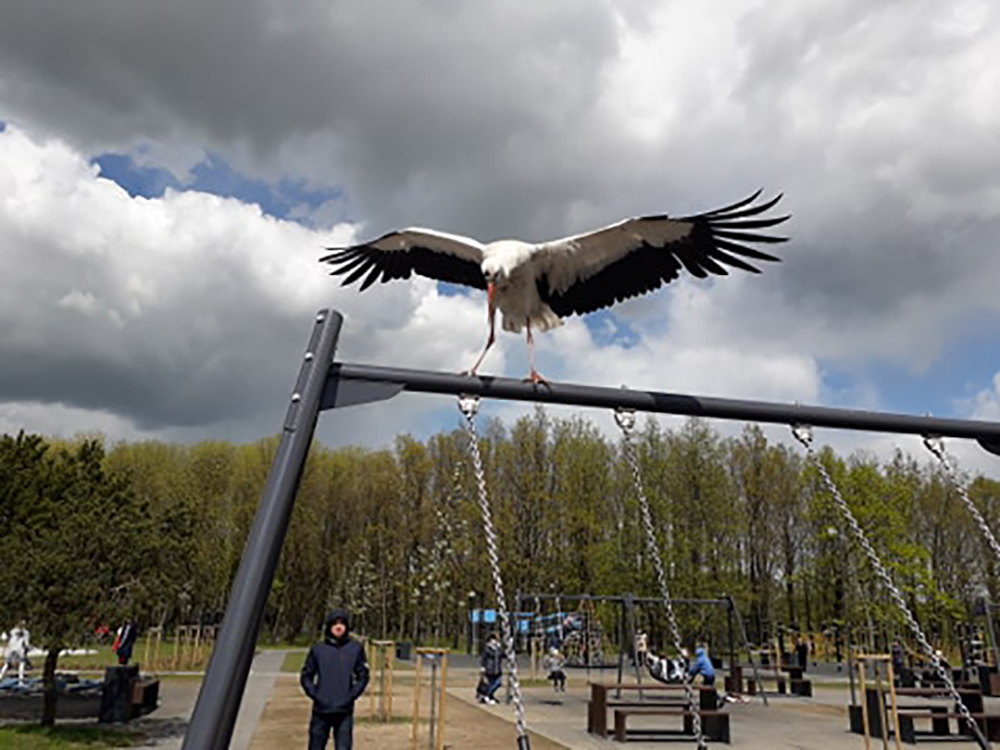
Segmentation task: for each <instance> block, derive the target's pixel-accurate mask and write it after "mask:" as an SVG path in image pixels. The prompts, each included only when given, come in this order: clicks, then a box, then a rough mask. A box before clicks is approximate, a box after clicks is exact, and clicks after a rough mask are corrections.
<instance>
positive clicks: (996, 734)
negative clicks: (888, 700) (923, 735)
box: [896, 706, 1000, 745]
mask: <svg viewBox="0 0 1000 750" xmlns="http://www.w3.org/2000/svg"><path fill="white" fill-rule="evenodd" d="M896 713H897V714H898V715H899V739H900V740H901V741H902V742H905V743H907V744H909V745H915V744H916V742H917V733H916V730H915V728H914V726H913V721H914V719H930V720H931V731H930V734H931V735H933V736H934V737H947V736H948V735H950V734H951V730H950V727H949V724H948V721H949V719H958V724H959V727H958V729H959V734H972V730H971V729H969V728H964V727H963V726H962V714H960V713H958V712H957V711H949V710H948V709H947V708H946V707H945V706H928V707H926V708H924V707H916V708H911V707H903V708H900V709H898V710H897V712H896ZM971 716H972V718H973V720H975V722H976V723H977V724H978V725H979V728H980V730H982V732H983V734H985V735H986V739H988V740H989V741H990V742H996V741H998V740H1000V714H984V713H974V714H971Z"/></svg>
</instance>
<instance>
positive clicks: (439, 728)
mask: <svg viewBox="0 0 1000 750" xmlns="http://www.w3.org/2000/svg"><path fill="white" fill-rule="evenodd" d="M449 653H450V651H449V650H448V649H446V648H418V649H417V650H416V660H417V663H416V670H415V672H414V684H413V725H412V727H411V729H410V750H417V737H418V731H417V723H418V722H419V720H420V692H421V685H420V678H421V668H422V662H423V660H424V659H426V658H428V657H435V658H440V660H441V683H440V684H439V685H437V686H435V687H434V692H435V693H436V694H437V695H433V696H431V700H432V701H434V700H436V701H437V703H438V706H439V710H438V713H437V717H436V726H435V731H434V750H444V703H445V700H446V698H447V696H448V694H447V692H446V687H447V677H448V654H449Z"/></svg>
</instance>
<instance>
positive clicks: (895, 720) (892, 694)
mask: <svg viewBox="0 0 1000 750" xmlns="http://www.w3.org/2000/svg"><path fill="white" fill-rule="evenodd" d="M887 665H888V666H887V667H886V669H888V671H889V699H890V701H891V705H892V725H893V727H894V728H895V730H896V750H902V748H901V746H900V744H899V743H900V739H899V707H898V706H897V705H896V675H895V672H894V671H893V668H892V657H891V656H890V657H889V661H888V662H887Z"/></svg>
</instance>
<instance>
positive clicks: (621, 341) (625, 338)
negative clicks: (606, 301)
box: [583, 310, 640, 349]
mask: <svg viewBox="0 0 1000 750" xmlns="http://www.w3.org/2000/svg"><path fill="white" fill-rule="evenodd" d="M583 322H584V325H586V326H587V330H588V331H590V335H591V336H592V337H593V338H594V341H595V342H596V343H597V345H598V346H612V345H614V346H620V347H622V348H623V349H631V348H632V347H634V346H636V345H637V344H638V343H639V341H640V336H639V334H638V333H636V332H635V330H634V329H633V328H632V326H631V325H629V324H628V322H627V321H625V320H623V319H621V318H619V317H618V316H617V315H615V314H614V313H613V312H611V311H610V310H598V311H596V312H592V313H590V314H589V315H584V316H583Z"/></svg>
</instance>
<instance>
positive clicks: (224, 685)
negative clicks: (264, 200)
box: [183, 310, 1000, 750]
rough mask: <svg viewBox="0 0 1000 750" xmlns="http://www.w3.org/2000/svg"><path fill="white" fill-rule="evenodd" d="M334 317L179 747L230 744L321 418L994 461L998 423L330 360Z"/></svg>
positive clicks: (324, 326)
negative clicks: (893, 436) (486, 402)
mask: <svg viewBox="0 0 1000 750" xmlns="http://www.w3.org/2000/svg"><path fill="white" fill-rule="evenodd" d="M343 320H344V318H343V316H342V315H341V314H340V313H338V312H336V311H333V310H321V311H319V313H318V314H317V315H316V318H315V322H314V324H313V326H312V333H311V335H310V337H309V343H308V346H307V349H306V353H305V356H304V357H303V361H302V366H301V369H300V371H299V375H298V378H297V380H296V383H295V388H294V390H293V392H292V394H291V396H290V398H289V403H288V409H287V412H286V416H285V420H284V423H283V425H282V434H281V442H280V443H279V445H278V450H277V453H276V455H275V458H274V462H273V464H272V465H271V469H270V472H269V473H268V477H267V482H266V484H265V486H264V490H263V493H262V496H261V500H260V504H259V505H258V508H257V513H256V516H255V518H254V522H253V526H252V527H251V530H250V535H249V537H248V538H247V543H246V547H245V548H244V552H243V557H242V560H241V562H240V566H239V569H238V571H237V573H236V578H235V580H234V582H233V587H232V590H231V591H230V596H229V602H228V605H227V607H226V614H225V618H224V619H223V622H222V627H221V629H220V631H219V635H218V639H217V641H216V647H215V648H214V649H213V651H212V657H211V660H210V661H209V665H208V669H207V671H206V673H205V679H204V681H203V682H202V686H201V690H200V692H199V694H198V700H197V703H196V704H195V708H194V713H193V715H192V717H191V723H190V724H189V726H188V731H187V734H186V736H185V738H184V745H183V747H184V748H185V750H203V749H204V750H223V749H224V748H228V747H229V743H230V740H231V738H232V734H233V729H234V726H235V724H236V715H237V713H238V712H239V707H240V703H241V701H242V699H243V691H244V689H245V687H246V681H247V676H248V674H249V672H250V664H251V662H252V660H253V653H254V647H255V645H256V643H257V636H258V634H259V632H260V627H261V622H262V619H263V615H264V607H265V604H266V601H267V595H268V592H269V591H270V589H271V583H272V581H273V579H274V574H275V570H276V568H277V565H278V557H279V555H280V553H281V548H282V545H283V543H284V539H285V536H286V534H287V531H288V524H289V520H290V518H291V512H292V507H293V505H294V500H295V493H296V490H297V489H298V485H299V481H300V479H301V477H302V471H303V467H304V465H305V461H306V456H307V454H308V451H309V446H310V443H311V442H312V438H313V434H314V432H315V428H316V422H317V420H318V417H319V414H320V412H322V411H326V410H330V409H336V408H342V407H346V406H352V405H357V404H364V403H370V402H373V401H382V400H385V399H389V398H392V397H393V396H395V395H397V394H399V393H401V392H403V391H404V390H405V391H411V392H421V393H438V394H450V395H453V396H460V395H466V396H479V397H482V398H496V399H508V400H516V401H533V402H540V403H551V404H565V405H572V406H588V407H600V408H612V409H630V410H635V411H647V412H657V413H661V414H676V415H686V416H698V417H710V418H718V419H731V420H742V421H750V422H767V423H771V424H784V425H790V424H808V425H812V426H814V427H831V428H836V429H849V430H864V431H871V432H892V433H906V434H914V435H924V436H926V435H931V436H935V437H956V438H964V439H971V440H976V441H977V442H979V444H980V445H981V446H982V447H983V448H984V449H985V450H987V451H989V452H990V453H993V454H995V455H998V456H1000V423H995V422H985V421H970V420H962V419H941V418H934V417H920V416H912V415H906V414H885V413H878V412H868V411H856V410H850V409H836V408H829V407H820V406H803V405H799V404H794V405H787V404H780V403H773V402H761V401H744V400H736V399H723V398H708V397H699V396H692V395H685V394H672V393H659V392H654V391H639V390H629V389H625V388H600V387H593V386H585V385H573V384H566V383H552V384H549V385H536V384H533V383H525V382H522V381H519V380H513V379H510V378H497V377H489V376H478V377H473V376H467V375H458V374H450V373H442V372H429V371H425V370H407V369H400V368H389V367H376V366H371V365H358V364H346V363H335V362H334V353H335V351H336V347H337V341H338V339H339V337H340V331H341V327H342V325H343Z"/></svg>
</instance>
